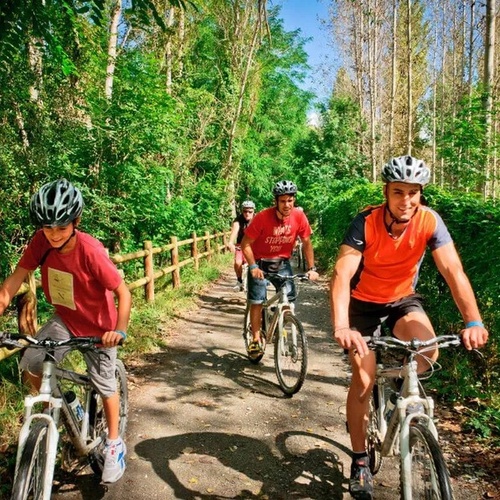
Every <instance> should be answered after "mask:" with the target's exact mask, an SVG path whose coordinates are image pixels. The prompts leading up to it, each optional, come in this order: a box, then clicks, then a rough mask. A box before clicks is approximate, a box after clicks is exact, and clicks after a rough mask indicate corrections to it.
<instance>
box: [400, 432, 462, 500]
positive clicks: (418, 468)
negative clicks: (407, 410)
mask: <svg viewBox="0 0 500 500" xmlns="http://www.w3.org/2000/svg"><path fill="white" fill-rule="evenodd" d="M410 454H411V471H410V476H409V477H408V478H405V477H404V474H403V473H402V474H401V498H402V499H403V500H412V499H413V500H415V499H417V498H425V499H430V500H453V491H452V488H451V482H450V475H449V473H448V469H447V467H446V462H445V460H444V457H443V453H442V452H441V449H440V447H439V444H438V442H437V441H436V438H435V437H434V435H433V434H432V433H431V431H430V430H429V429H428V428H427V427H425V426H424V425H422V424H420V423H415V424H413V425H411V426H410ZM408 483H410V484H411V487H408ZM405 486H406V488H405Z"/></svg>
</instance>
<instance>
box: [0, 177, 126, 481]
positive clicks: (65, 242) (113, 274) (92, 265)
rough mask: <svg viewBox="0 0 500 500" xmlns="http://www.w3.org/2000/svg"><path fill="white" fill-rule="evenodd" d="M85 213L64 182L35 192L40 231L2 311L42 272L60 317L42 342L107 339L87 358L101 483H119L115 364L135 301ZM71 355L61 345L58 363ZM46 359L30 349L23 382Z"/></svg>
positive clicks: (2, 298)
mask: <svg viewBox="0 0 500 500" xmlns="http://www.w3.org/2000/svg"><path fill="white" fill-rule="evenodd" d="M82 210H83V199H82V195H81V192H80V190H79V189H77V188H76V187H74V186H73V185H72V184H71V183H70V182H68V181H67V180H66V179H60V180H58V181H54V182H51V183H49V184H45V185H44V186H42V187H41V189H40V190H39V191H38V192H37V193H35V195H33V197H32V198H31V203H30V215H31V217H32V219H33V221H34V222H35V224H36V225H37V226H41V229H40V230H38V231H37V232H36V233H35V236H34V237H33V239H32V240H31V241H30V243H29V244H28V247H27V248H26V250H25V252H24V253H23V255H22V257H21V260H20V261H19V264H18V265H17V267H16V269H15V270H14V272H13V273H12V274H11V275H10V276H9V277H8V278H7V279H6V280H5V281H4V283H3V284H2V286H1V288H0V314H3V312H4V310H5V308H6V307H7V306H8V305H9V303H10V301H11V300H12V298H13V297H14V296H15V294H16V293H17V291H18V290H19V288H20V287H21V285H22V283H23V282H24V280H25V279H26V278H27V276H28V273H29V272H30V271H34V270H35V269H36V268H38V267H41V274H42V287H43V291H44V294H45V296H46V297H47V300H48V302H50V304H52V305H53V306H54V308H55V314H54V316H53V317H52V318H51V319H50V320H49V321H48V322H47V323H46V324H45V325H44V326H43V327H42V329H41V330H40V332H39V333H38V335H37V337H38V338H45V337H50V338H54V339H57V340H62V339H66V338H69V337H70V336H86V337H102V345H103V346H104V347H103V350H105V352H106V356H99V355H98V354H97V353H95V352H87V353H85V354H84V357H85V361H86V362H87V367H88V371H89V375H90V378H91V381H92V384H93V385H94V386H95V388H96V389H97V390H98V392H99V393H100V394H101V396H102V398H103V404H104V411H105V414H106V419H107V423H108V436H107V440H106V447H105V451H104V453H105V463H104V468H103V474H102V480H103V482H105V483H113V482H115V481H117V480H118V479H120V477H121V476H122V475H123V472H124V470H125V453H126V446H125V443H124V442H123V440H122V438H121V437H120V436H119V434H118V424H119V396H118V393H117V388H116V380H115V359H116V345H117V344H118V343H119V342H120V340H122V339H124V338H126V333H125V332H126V330H127V325H128V321H129V316H130V307H131V296H130V292H129V290H128V288H127V285H126V284H125V282H124V281H123V279H122V277H121V276H120V274H119V272H118V270H117V269H116V266H115V265H114V264H113V263H112V262H111V260H110V259H109V257H108V255H107V253H106V250H105V248H104V246H103V245H102V244H101V243H100V242H99V241H97V240H96V239H94V238H93V237H92V236H89V235H88V234H85V233H82V232H80V231H78V230H77V229H76V228H77V226H78V224H79V222H80V217H81V214H82ZM115 298H116V299H117V306H115V302H114V299H115ZM66 352H67V350H65V349H63V348H62V349H60V350H58V351H57V352H56V357H57V359H58V360H60V359H62V357H63V356H64V354H66ZM44 356H45V353H44V352H42V351H41V350H39V349H34V348H32V349H30V348H28V349H26V351H25V353H24V356H23V358H22V359H21V368H22V369H23V370H24V377H25V379H26V381H27V382H28V383H29V384H30V385H31V386H32V387H34V388H36V389H39V387H40V382H41V372H42V363H43V359H44Z"/></svg>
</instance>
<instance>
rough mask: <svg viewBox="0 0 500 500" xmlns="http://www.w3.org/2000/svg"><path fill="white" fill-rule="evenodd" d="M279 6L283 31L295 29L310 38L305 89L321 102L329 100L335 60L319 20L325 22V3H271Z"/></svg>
mask: <svg viewBox="0 0 500 500" xmlns="http://www.w3.org/2000/svg"><path fill="white" fill-rule="evenodd" d="M269 3H270V4H271V5H281V17H282V19H283V22H284V27H285V30H286V31H294V30H296V29H298V28H300V30H301V35H302V37H304V38H312V40H311V41H310V42H308V43H307V44H306V45H305V49H306V52H307V53H308V55H309V65H310V66H311V71H310V74H309V77H308V79H307V81H306V82H305V85H304V87H305V88H306V89H307V90H312V91H314V92H315V93H316V94H317V95H318V98H319V99H320V100H324V99H326V98H328V96H329V94H330V90H331V86H332V82H333V72H334V71H333V69H332V68H333V67H334V57H333V53H332V46H331V41H330V37H329V35H328V33H327V30H326V28H325V27H324V26H323V25H322V23H321V20H323V21H326V20H327V19H328V5H327V4H328V3H329V2H328V1H327V0H270V2H269Z"/></svg>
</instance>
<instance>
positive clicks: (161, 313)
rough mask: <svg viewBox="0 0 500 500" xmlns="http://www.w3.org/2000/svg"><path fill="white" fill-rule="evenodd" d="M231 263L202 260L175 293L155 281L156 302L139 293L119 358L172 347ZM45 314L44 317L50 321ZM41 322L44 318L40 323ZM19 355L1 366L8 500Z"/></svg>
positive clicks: (2, 324)
mask: <svg viewBox="0 0 500 500" xmlns="http://www.w3.org/2000/svg"><path fill="white" fill-rule="evenodd" d="M231 262H232V254H226V255H216V256H214V257H212V260H211V262H210V263H207V262H206V261H203V262H202V263H200V268H199V270H198V271H197V272H196V271H195V270H194V269H192V268H190V267H185V268H183V269H182V270H181V286H180V288H177V289H174V288H172V285H171V281H170V280H169V279H163V280H162V281H160V280H159V281H157V282H155V302H154V303H152V304H149V303H146V302H145V300H144V298H143V296H142V295H141V290H140V289H138V290H135V291H134V292H133V301H132V302H133V306H132V312H131V318H130V324H129V329H128V337H127V341H126V343H125V345H124V346H123V348H121V349H120V350H119V356H120V357H121V358H122V359H124V360H125V362H126V361H127V360H128V359H134V358H139V357H140V356H141V355H142V354H145V353H151V352H156V351H159V350H161V349H163V348H164V347H165V346H167V345H168V337H169V334H168V332H169V328H170V326H171V325H172V323H173V322H174V321H175V319H176V318H177V317H178V316H179V315H180V314H181V313H183V312H186V311H189V310H191V309H195V308H196V298H197V296H198V294H199V293H200V292H201V291H203V289H205V288H206V287H207V286H208V285H209V284H210V283H212V282H213V281H215V280H216V279H217V278H219V277H220V275H221V273H222V270H224V269H227V268H228V266H229V265H230V263H231ZM48 314H49V311H47V313H46V314H44V316H48ZM40 323H43V319H40ZM2 330H6V331H16V330H17V327H16V318H15V316H14V315H11V316H4V317H1V318H0V331H2ZM18 363H19V354H15V355H13V356H11V357H9V358H6V359H4V360H2V361H0V499H1V498H8V495H9V491H10V484H11V481H12V476H13V471H14V465H15V449H16V445H17V437H18V435H19V430H20V428H21V425H22V412H23V398H24V395H25V394H26V388H25V387H24V386H23V385H22V383H21V377H20V373H19V368H18Z"/></svg>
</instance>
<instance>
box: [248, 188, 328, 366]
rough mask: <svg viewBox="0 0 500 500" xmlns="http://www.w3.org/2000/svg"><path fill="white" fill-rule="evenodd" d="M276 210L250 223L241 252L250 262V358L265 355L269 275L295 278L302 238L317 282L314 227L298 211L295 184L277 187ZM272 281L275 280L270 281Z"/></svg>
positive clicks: (311, 274) (292, 290)
mask: <svg viewBox="0 0 500 500" xmlns="http://www.w3.org/2000/svg"><path fill="white" fill-rule="evenodd" d="M273 195H274V207H271V208H267V209H265V210H262V211H261V212H259V213H258V214H257V215H256V216H255V217H254V218H253V219H252V222H251V223H250V224H249V226H248V227H247V229H246V231H245V235H244V236H243V240H242V241H241V250H242V252H243V255H244V256H245V259H246V261H247V263H248V271H249V273H248V295H247V300H248V303H249V304H250V323H251V326H252V335H253V342H251V343H250V345H249V346H248V354H249V355H250V356H255V357H257V356H259V355H260V354H262V346H261V343H260V330H261V322H262V303H263V302H264V301H265V299H266V280H265V279H264V273H265V272H271V271H272V272H279V273H280V274H282V275H289V276H291V275H292V274H293V273H292V266H291V265H290V257H291V255H292V251H293V247H294V245H295V240H296V239H297V237H300V239H301V240H302V243H303V249H304V255H305V259H306V261H307V266H308V272H307V275H308V277H309V279H311V280H316V279H317V278H318V273H317V272H316V267H315V266H314V250H313V247H312V243H311V240H310V236H311V233H312V231H311V226H310V225H309V221H308V220H307V217H306V215H305V214H304V212H303V211H301V210H298V209H296V208H294V204H295V196H296V195H297V186H296V185H295V184H294V183H293V182H291V181H279V182H278V183H276V185H275V186H274V188H273ZM270 281H271V282H272V278H271V280H270ZM287 293H288V296H289V298H290V300H294V299H295V287H294V284H293V282H289V283H287Z"/></svg>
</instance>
